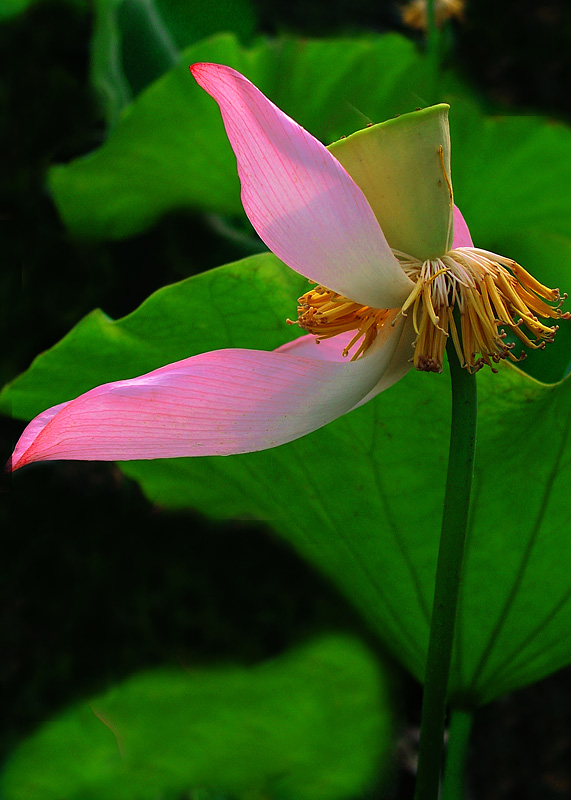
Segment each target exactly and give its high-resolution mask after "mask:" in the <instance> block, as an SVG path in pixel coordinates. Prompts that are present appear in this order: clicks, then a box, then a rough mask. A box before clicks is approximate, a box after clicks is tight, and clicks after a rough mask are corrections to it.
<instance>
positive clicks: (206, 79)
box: [190, 64, 411, 308]
mask: <svg viewBox="0 0 571 800" xmlns="http://www.w3.org/2000/svg"><path fill="white" fill-rule="evenodd" d="M190 69H191V71H192V74H193V75H194V77H195V78H196V80H197V81H198V83H199V84H200V86H202V87H203V88H204V89H205V90H206V91H207V92H208V93H209V94H211V95H212V97H214V99H215V100H216V102H217V103H218V104H219V106H220V110H221V113H222V118H223V120H224V125H225V126H226V132H227V134H228V138H229V140H230V144H231V145H232V148H233V149H234V152H235V154H236V159H237V163H238V174H239V176H240V180H241V183H242V203H243V205H244V209H245V211H246V214H247V215H248V217H249V218H250V221H251V222H252V225H253V226H254V228H255V229H256V231H257V232H258V234H259V235H260V237H261V238H262V239H263V241H264V242H265V243H266V244H267V246H268V247H269V248H270V249H271V250H272V251H273V252H274V253H275V254H276V255H277V256H278V258H281V259H282V261H284V262H285V263H286V264H288V266H290V267H291V268H292V269H294V270H295V271H296V272H299V273H301V274H302V275H305V276H306V277H308V278H309V279H310V280H312V281H315V282H316V283H320V284H323V285H324V286H327V287H328V288H329V289H333V290H334V291H336V292H339V293H340V294H342V295H345V296H346V297H349V298H351V299H352V300H354V301H355V302H358V303H362V304H364V305H370V306H373V307H375V308H397V307H399V306H401V305H402V303H403V302H404V300H405V299H406V297H407V296H408V294H409V293H410V291H411V283H410V281H409V279H408V278H407V277H406V276H405V274H404V273H403V271H402V269H401V268H400V266H399V264H398V262H397V260H396V259H395V257H394V256H393V255H392V253H391V250H390V247H389V245H388V244H387V241H386V239H385V237H384V235H383V232H382V231H381V229H380V227H379V224H378V222H377V220H376V218H375V215H374V214H373V211H372V210H371V207H370V206H369V203H368V202H367V200H366V198H365V196H364V194H363V192H362V191H361V189H359V187H358V186H357V184H356V183H355V182H354V181H353V179H352V178H351V177H350V176H349V175H348V174H347V172H346V171H345V169H344V168H343V167H342V166H341V164H340V163H339V162H338V161H337V159H336V158H335V157H334V156H332V155H331V153H329V151H328V150H327V149H326V148H325V147H324V146H323V145H322V144H321V142H318V141H317V139H315V138H314V137H313V136H311V134H309V133H308V132H307V131H306V130H304V129H303V128H302V127H301V126H300V125H298V124H297V123H296V122H294V121H293V120H292V119H290V118H289V117H288V116H287V115H286V114H284V113H283V112H282V111H280V109H279V108H277V106H275V105H274V104H273V103H272V102H270V100H268V99H267V98H266V97H265V96H264V95H263V94H262V93H261V92H260V91H259V90H258V89H257V88H256V87H255V86H254V85H253V84H252V83H250V81H248V80H247V79H246V78H245V77H244V76H243V75H240V73H239V72H236V71H235V70H233V69H230V67H225V66H221V65H219V64H194V65H193V66H192V67H191V68H190Z"/></svg>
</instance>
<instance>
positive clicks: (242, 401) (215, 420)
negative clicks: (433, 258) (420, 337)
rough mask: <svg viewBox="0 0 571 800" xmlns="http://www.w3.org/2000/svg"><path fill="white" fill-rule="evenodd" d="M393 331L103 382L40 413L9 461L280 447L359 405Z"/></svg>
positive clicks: (226, 353) (190, 362)
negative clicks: (324, 350) (350, 343)
mask: <svg viewBox="0 0 571 800" xmlns="http://www.w3.org/2000/svg"><path fill="white" fill-rule="evenodd" d="M393 330H394V329H390V328H389V329H388V330H387V334H386V336H385V337H384V339H383V340H381V337H379V339H378V340H377V342H376V343H375V345H374V346H373V347H371V348H370V350H369V352H368V353H367V355H366V356H365V357H364V358H361V359H359V360H357V361H354V362H348V361H346V360H345V362H344V363H335V362H333V361H326V360H324V359H321V360H320V359H311V358H307V357H302V356H299V355H292V354H290V353H287V352H286V353H281V352H279V351H278V352H264V351H257V350H217V351H214V352H211V353H203V354H201V355H197V356H194V357H193V358H187V359H185V360H184V361H178V362H175V363H174V364H169V365H168V366H166V367H161V368H160V369H157V370H154V371H153V372H149V373H148V374H146V375H142V376H141V377H138V378H134V379H132V380H127V381H118V382H115V383H107V384H104V385H102V386H98V387H96V388H95V389H91V390H90V391H89V392H86V393H85V394H83V395H80V397H78V398H76V399H75V400H72V401H70V402H68V403H62V404H60V405H59V406H55V407H54V408H52V409H49V410H48V411H44V412H43V413H42V414H40V415H39V416H38V417H36V418H35V419H34V420H33V421H32V422H31V423H30V424H29V425H28V427H27V428H26V430H25V431H24V433H23V434H22V436H21V438H20V441H19V442H18V444H17V445H16V448H15V450H14V453H13V456H12V461H11V467H12V469H14V470H15V469H18V468H19V467H22V466H24V465H25V464H29V463H31V462H33V461H48V460H56V459H75V460H77V459H80V460H99V461H115V460H131V459H149V458H176V457H181V456H201V455H229V454H232V453H245V452H250V451H254V450H264V449H266V448H270V447H276V446H277V445H280V444H284V443H285V442H289V441H292V440H293V439H297V438H298V437H300V436H304V435H305V434H307V433H310V432H311V431H313V430H316V429H317V428H320V427H322V426H323V425H326V424H327V423H328V422H330V421H331V420H333V419H335V418H336V417H339V416H341V415H342V414H344V413H345V412H347V411H349V410H350V409H351V408H353V406H355V405H356V404H357V403H358V402H359V401H360V400H361V399H362V398H363V397H364V396H365V395H366V394H367V393H368V392H369V391H370V390H371V389H372V388H373V387H374V386H375V385H376V383H377V382H378V381H379V379H380V377H381V376H382V375H383V373H384V371H385V370H386V368H387V366H388V365H389V363H390V362H391V358H392V356H393V352H394V349H395V348H396V346H397V344H398V337H397V336H395V335H393ZM304 338H305V337H304Z"/></svg>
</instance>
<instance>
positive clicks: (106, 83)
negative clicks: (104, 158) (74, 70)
mask: <svg viewBox="0 0 571 800" xmlns="http://www.w3.org/2000/svg"><path fill="white" fill-rule="evenodd" d="M254 27H255V15H254V11H253V8H252V5H251V3H250V0H221V2H218V3H204V2H201V0H97V2H96V3H95V26H94V31H93V42H92V57H91V80H92V82H93V85H94V86H95V87H96V89H97V90H98V91H99V94H100V97H101V100H102V103H103V107H104V110H105V114H106V117H107V120H108V122H109V123H110V124H111V126H114V125H115V124H116V123H117V120H118V118H119V115H120V113H121V111H122V109H123V108H124V107H125V106H126V105H127V104H128V103H129V102H130V100H132V98H133V97H135V96H136V95H137V94H139V92H140V91H141V90H142V89H144V88H145V87H146V86H148V85H149V84H150V83H152V82H153V81H154V80H156V79H157V78H159V77H160V76H161V75H162V74H163V73H164V72H165V71H167V70H168V69H170V68H171V67H173V66H174V64H176V63H178V62H179V60H180V58H181V51H182V50H183V49H184V48H185V47H187V46H188V45H189V44H191V43H192V42H195V41H198V40H199V39H202V38H204V37H206V36H210V35H211V34H213V33H215V32H217V31H220V30H222V31H225V30H229V31H230V30H231V31H233V32H234V33H235V34H236V35H237V36H238V37H241V38H244V39H247V38H249V37H250V36H252V34H253V32H254Z"/></svg>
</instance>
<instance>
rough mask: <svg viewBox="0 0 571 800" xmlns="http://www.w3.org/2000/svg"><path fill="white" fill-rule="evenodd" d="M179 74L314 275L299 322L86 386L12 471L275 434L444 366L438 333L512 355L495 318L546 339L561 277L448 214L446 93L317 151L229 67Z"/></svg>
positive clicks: (474, 363)
mask: <svg viewBox="0 0 571 800" xmlns="http://www.w3.org/2000/svg"><path fill="white" fill-rule="evenodd" d="M191 71H192V74H193V75H194V77H195V79H196V80H197V81H198V83H199V84H200V85H201V86H202V87H203V88H204V89H205V90H206V91H207V92H209V93H210V94H211V95H212V97H213V98H214V99H215V100H216V101H217V102H218V104H219V106H220V110H221V113H222V117H223V120H224V124H225V127H226V131H227V134H228V138H229V140H230V143H231V145H232V147H233V149H234V152H235V154H236V159H237V164H238V173H239V176H240V180H241V185H242V201H243V205H244V209H245V211H246V213H247V215H248V217H249V218H250V220H251V222H252V225H253V226H254V228H255V229H256V231H257V232H258V234H259V235H260V237H261V238H262V239H263V241H264V242H265V243H266V244H267V246H268V247H269V248H270V249H271V250H272V251H273V252H274V253H275V254H276V255H277V256H278V257H279V258H280V259H281V260H282V261H284V262H285V263H286V264H287V265H288V266H289V267H291V268H292V269H293V270H296V271H297V272H299V273H301V274H302V275H305V276H306V277H307V278H309V279H310V281H312V282H314V284H315V285H314V286H313V288H311V289H310V290H309V291H308V292H307V293H306V294H305V295H304V296H303V297H301V298H300V299H299V301H298V320H297V322H298V324H299V325H300V326H301V327H302V328H303V329H305V330H306V331H308V333H307V335H305V336H301V337H300V338H298V339H297V340H295V341H293V342H290V343H288V344H286V345H284V346H282V347H280V348H278V349H277V350H275V351H273V352H266V351H256V350H244V349H227V350H218V351H214V352H208V353H202V354H200V355H196V356H193V357H192V358H187V359H185V360H183V361H178V362H176V363H174V364H168V365H167V366H164V367H161V368H160V369H156V370H154V371H153V372H150V373H148V374H146V375H142V376H140V377H138V378H133V379H130V380H124V381H117V382H114V383H107V384H104V385H102V386H98V387H96V388H94V389H91V390H90V391H88V392H86V393H85V394H82V395H81V396H80V397H78V398H76V399H75V400H71V401H69V402H66V403H61V404H60V405H57V406H54V407H53V408H50V409H48V410H47V411H44V412H43V413H42V414H40V415H39V416H37V417H36V418H35V419H34V420H33V421H32V422H31V423H30V424H29V425H28V427H27V428H26V429H25V431H24V433H23V435H22V437H21V438H20V440H19V442H18V444H17V446H16V448H15V450H14V453H13V456H12V459H11V467H12V469H17V468H19V467H21V466H23V465H25V464H29V463H31V462H33V461H42V460H44V461H47V460H54V459H82V460H128V459H153V458H172V457H179V456H200V455H229V454H232V453H244V452H250V451H255V450H263V449H266V448H270V447H276V446H277V445H280V444H284V443H285V442H290V441H292V440H294V439H297V438H298V437H300V436H304V435H305V434H308V433H310V432H311V431H314V430H316V429H317V428H320V427H322V426H323V425H326V424H327V423H329V422H331V421H332V420H334V419H336V418H337V417H339V416H341V415H342V414H345V413H347V412H348V411H351V410H352V409H354V408H355V407H356V406H359V405H360V404H362V403H364V402H366V401H368V400H369V399H371V398H372V397H373V396H374V395H376V394H377V393H378V392H381V391H383V390H384V389H386V388H388V387H389V386H391V385H392V384H393V383H394V382H395V381H397V380H399V379H400V378H402V377H403V376H404V374H405V373H406V372H407V370H408V369H409V368H410V367H411V365H414V366H415V367H416V368H417V369H421V370H430V371H436V372H438V371H440V370H441V369H442V359H443V353H444V347H445V343H446V341H447V339H448V337H449V336H452V339H453V341H454V344H455V347H456V351H457V353H458V357H459V359H460V361H461V362H462V364H463V365H464V366H465V367H466V368H467V369H469V370H471V371H474V370H477V369H479V368H480V367H481V366H482V365H484V364H488V365H490V366H492V365H493V364H494V363H495V362H497V361H499V360H500V359H501V358H505V357H511V358H515V356H513V354H512V352H511V349H512V347H513V345H512V344H508V343H506V342H505V334H504V333H503V328H505V327H507V328H509V329H510V330H511V331H513V332H514V333H515V334H516V335H517V336H519V337H520V338H521V339H522V340H523V342H524V343H525V344H526V345H528V346H532V347H534V346H542V344H543V342H544V341H545V340H550V339H551V338H553V335H554V332H555V328H554V327H548V326H546V325H544V324H543V323H541V322H540V321H539V320H538V315H539V316H543V317H545V318H549V317H551V318H556V317H558V316H561V314H560V311H559V307H558V305H555V306H554V304H556V303H557V301H558V299H559V294H558V292H557V290H550V289H547V288H546V287H544V286H543V285H542V284H540V283H539V282H537V281H536V280H535V279H534V278H533V277H532V276H530V275H529V274H528V273H527V272H526V271H525V270H523V269H522V268H521V267H520V266H519V265H517V264H515V262H513V261H511V260H509V259H504V258H502V257H500V256H496V255H495V254H492V253H488V252H487V251H484V250H479V249H475V248H473V247H472V241H471V239H470V235H469V232H468V228H467V226H466V223H465V222H464V220H463V218H462V216H461V214H460V212H459V211H458V210H457V209H456V211H455V212H454V205H453V200H452V186H451V182H450V156H449V154H450V142H449V131H448V120H447V113H448V106H445V105H439V106H434V107H432V108H428V109H425V110H423V111H418V112H414V113H413V114H408V115H404V116H402V117H399V118H397V119H395V120H389V121H388V122H386V123H382V124H380V125H376V126H373V127H370V128H367V129H365V130H363V131H359V132H357V133H355V134H353V135H352V136H349V137H348V138H346V139H342V140H340V141H339V142H336V143H334V144H333V145H331V146H330V148H329V149H328V148H326V147H324V146H323V145H322V144H321V143H320V142H319V141H317V139H315V138H314V137H313V136H311V134H309V133H308V132H307V131H306V130H304V129H303V128H302V127H300V126H299V125H298V124H297V123H296V122H294V121H293V120H292V119H290V118H289V117H288V116H286V114H284V113H283V112H282V111H280V109H278V108H277V107H276V106H275V105H274V104H273V103H272V102H271V101H270V100H268V99H267V98H266V97H265V96H264V95H263V94H262V93H261V92H260V91H259V90H258V89H257V88H256V87H255V86H254V85H253V84H252V83H250V82H249V81H248V80H247V79H246V78H245V77H243V76H242V75H240V74H239V73H238V72H236V71H234V70H232V69H230V68H229V67H225V66H220V65H216V64H195V65H194V66H192V67H191ZM454 228H455V234H454V233H453V229H454ZM454 306H457V307H458V310H459V313H460V325H459V329H458V328H457V326H456V323H455V321H454V316H453V313H452V312H453V308H454ZM522 323H523V324H525V325H526V326H527V328H528V330H529V332H530V335H529V336H528V334H526V333H524V332H523V330H522V327H523V325H522ZM252 324H255V320H253V322H252ZM530 336H533V337H534V340H532V339H531V338H530Z"/></svg>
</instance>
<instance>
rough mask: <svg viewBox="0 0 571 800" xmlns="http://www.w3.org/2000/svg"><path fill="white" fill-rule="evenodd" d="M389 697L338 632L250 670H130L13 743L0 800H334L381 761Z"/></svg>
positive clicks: (357, 786) (366, 657)
mask: <svg viewBox="0 0 571 800" xmlns="http://www.w3.org/2000/svg"><path fill="white" fill-rule="evenodd" d="M388 691H389V689H388V682H387V679H386V676H385V675H384V673H383V672H382V671H381V669H380V668H379V665H378V664H377V663H376V662H375V661H374V659H373V658H372V656H371V654H370V653H369V652H368V651H367V650H366V649H365V648H364V647H363V645H362V644H360V643H359V642H358V641H357V640H355V639H352V638H350V637H347V636H344V637H343V636H337V637H329V638H325V639H322V640H319V641H316V642H313V643H311V644H309V645H306V646H305V647H303V648H301V649H299V650H297V651H293V652H291V653H288V654H286V655H285V656H281V657H280V658H278V659H276V660H274V661H272V662H268V663H265V664H261V665H259V666H256V667H252V668H241V669H236V668H216V669H214V668H212V669H204V668H203V669H200V670H196V669H189V668H186V669H183V668H179V669H162V670H155V671H152V672H145V673H140V674H137V675H134V676H133V677H131V678H129V679H128V680H126V681H124V682H123V683H122V684H120V685H118V686H117V687H115V688H113V689H111V690H110V691H109V692H107V693H105V694H103V695H101V696H98V697H94V698H91V699H90V700H89V702H86V703H81V704H80V705H78V706H76V707H74V708H71V709H70V710H68V711H67V712H66V713H64V714H62V715H61V716H59V717H57V718H56V719H53V720H51V721H50V722H48V723H46V724H45V725H44V726H43V727H42V728H40V729H39V731H38V732H37V733H35V734H34V735H32V736H31V737H30V738H29V739H28V740H27V741H25V742H24V743H23V744H22V745H20V747H18V748H17V749H16V751H15V752H14V753H13V755H12V757H11V758H10V760H9V761H8V764H7V766H6V768H5V770H4V773H3V776H2V777H1V778H0V789H1V791H2V797H3V798H4V800H37V798H39V797H41V798H42V800H62V798H65V800H101V798H103V797H105V798H107V799H108V800H129V799H130V798H132V800H155V799H156V798H158V797H161V798H166V797H169V798H170V797H173V798H174V797H181V796H182V794H183V793H184V794H185V796H186V792H189V791H190V790H193V789H198V788H201V789H204V788H205V787H207V788H210V789H217V790H219V791H224V792H231V793H232V794H234V796H237V797H243V798H246V797H248V798H257V797H259V798H260V800H261V798H262V797H266V798H267V797H276V798H278V797H279V798H284V800H286V799H289V800H306V799H307V800H312V799H313V798H315V797H317V796H319V797H320V798H323V800H337V799H338V800H344V798H346V797H348V796H356V795H358V794H359V793H360V792H361V791H363V790H364V789H365V788H367V787H368V785H370V784H371V783H372V781H373V780H375V779H377V778H378V775H379V768H382V767H383V764H384V763H386V760H387V758H388V756H389V749H390V744H391V732H392V713H391V710H390V701H389V694H388ZM192 796H193V797H194V792H192Z"/></svg>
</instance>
